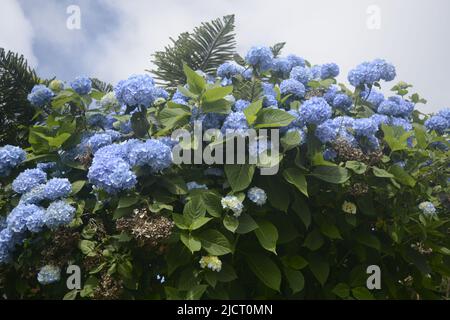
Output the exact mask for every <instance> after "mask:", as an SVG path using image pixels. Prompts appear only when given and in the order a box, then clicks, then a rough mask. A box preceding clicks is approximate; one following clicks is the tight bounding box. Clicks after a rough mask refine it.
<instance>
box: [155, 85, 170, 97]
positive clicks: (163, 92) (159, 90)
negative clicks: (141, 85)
mask: <svg viewBox="0 0 450 320" xmlns="http://www.w3.org/2000/svg"><path fill="white" fill-rule="evenodd" d="M153 96H154V98H155V100H156V99H164V100H167V98H169V93H168V92H167V91H166V90H164V89H163V88H160V87H154V88H153Z"/></svg>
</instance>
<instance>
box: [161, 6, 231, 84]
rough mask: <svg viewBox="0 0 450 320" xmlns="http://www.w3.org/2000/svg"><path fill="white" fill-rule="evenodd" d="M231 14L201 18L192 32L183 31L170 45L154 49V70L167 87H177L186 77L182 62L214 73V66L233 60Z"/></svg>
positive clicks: (196, 68) (193, 67)
mask: <svg viewBox="0 0 450 320" xmlns="http://www.w3.org/2000/svg"><path fill="white" fill-rule="evenodd" d="M233 31H234V15H230V16H225V17H223V18H222V19H216V20H213V21H210V22H203V23H202V24H201V25H200V26H198V27H196V28H195V29H194V31H193V32H192V33H189V32H184V33H182V34H180V35H179V36H178V39H176V40H174V39H171V41H172V45H171V46H167V47H166V48H165V50H164V51H159V52H156V53H155V55H154V60H153V63H154V64H155V65H156V67H157V68H156V69H155V70H153V71H152V72H153V74H155V75H156V78H157V79H158V80H160V81H161V82H162V83H164V84H165V85H166V86H167V87H169V88H176V87H177V86H179V85H181V84H184V83H185V81H186V77H185V74H184V72H183V63H186V64H187V65H188V66H189V67H191V68H192V69H194V70H202V71H204V72H206V73H210V74H213V73H214V72H215V70H216V68H217V67H218V66H219V65H221V64H222V63H224V62H225V61H227V60H232V58H233V54H234V49H235V47H236V41H235V39H234V37H235V34H234V33H233Z"/></svg>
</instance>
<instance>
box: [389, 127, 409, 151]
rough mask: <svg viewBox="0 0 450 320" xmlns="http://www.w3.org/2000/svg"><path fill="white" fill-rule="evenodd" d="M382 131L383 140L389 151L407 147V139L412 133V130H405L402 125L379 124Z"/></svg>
mask: <svg viewBox="0 0 450 320" xmlns="http://www.w3.org/2000/svg"><path fill="white" fill-rule="evenodd" d="M381 128H382V130H383V132H384V141H386V143H387V144H388V145H389V148H391V151H399V150H406V149H408V143H407V140H408V138H409V137H411V136H412V135H413V132H412V131H405V129H403V128H402V127H391V126H387V125H385V124H382V125H381Z"/></svg>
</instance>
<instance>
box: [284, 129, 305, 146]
mask: <svg viewBox="0 0 450 320" xmlns="http://www.w3.org/2000/svg"><path fill="white" fill-rule="evenodd" d="M280 142H281V145H282V146H283V149H284V150H286V151H288V150H291V149H293V148H295V147H297V146H299V145H300V143H301V142H302V136H301V135H300V133H299V131H298V130H292V131H288V132H286V133H285V134H284V135H283V136H282V137H281V139H280Z"/></svg>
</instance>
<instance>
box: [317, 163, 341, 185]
mask: <svg viewBox="0 0 450 320" xmlns="http://www.w3.org/2000/svg"><path fill="white" fill-rule="evenodd" d="M312 175H313V176H314V177H316V178H318V179H320V180H323V181H326V182H329V183H335V184H341V183H344V182H346V181H347V180H348V179H350V174H349V172H348V170H347V169H345V168H342V167H337V166H336V167H329V166H320V167H317V168H315V169H314V171H313V173H312Z"/></svg>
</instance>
